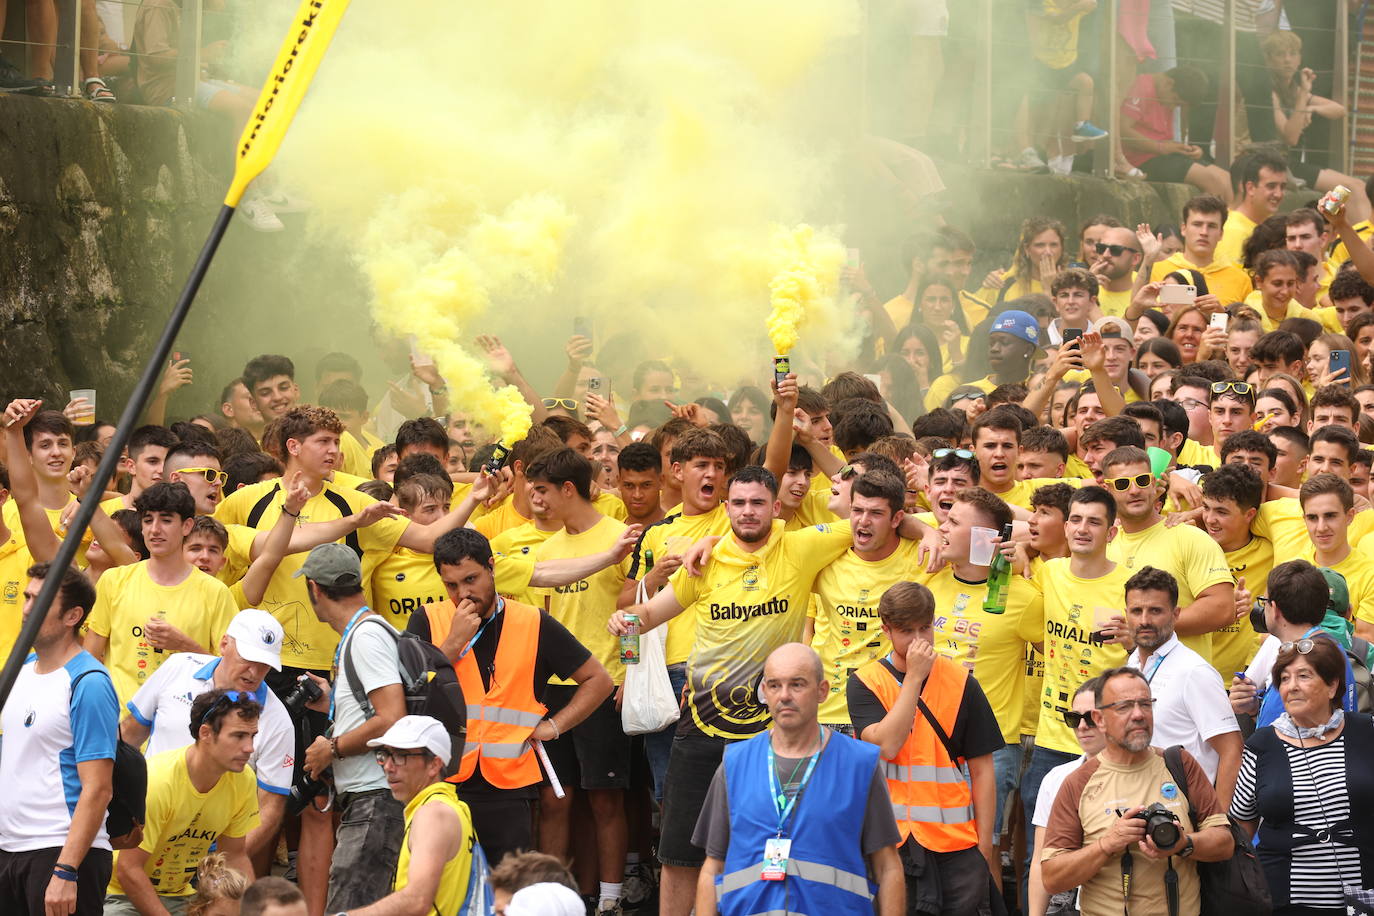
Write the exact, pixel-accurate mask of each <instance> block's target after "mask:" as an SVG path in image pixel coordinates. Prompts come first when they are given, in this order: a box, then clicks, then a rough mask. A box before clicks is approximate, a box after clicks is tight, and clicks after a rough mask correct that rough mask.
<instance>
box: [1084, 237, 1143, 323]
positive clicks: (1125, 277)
mask: <svg viewBox="0 0 1374 916" xmlns="http://www.w3.org/2000/svg"><path fill="white" fill-rule="evenodd" d="M1093 256H1094V257H1093V261H1092V267H1091V270H1092V273H1093V276H1095V277H1097V283H1098V290H1097V304H1098V306H1099V307H1100V308H1101V309H1102V314H1104V315H1125V314H1126V309H1127V307H1128V306H1130V304H1131V293H1132V291H1133V290H1134V288H1135V272H1136V270H1138V269H1139V268H1140V261H1141V258H1143V257H1144V254H1143V253H1142V252H1141V250H1140V240H1139V239H1137V238H1136V235H1135V232H1134V231H1133V230H1131V229H1127V228H1125V227H1124V226H1121V227H1114V228H1111V229H1108V230H1106V231H1105V232H1103V233H1102V238H1101V239H1100V240H1098V242H1097V247H1096V249H1095V250H1094V252H1093Z"/></svg>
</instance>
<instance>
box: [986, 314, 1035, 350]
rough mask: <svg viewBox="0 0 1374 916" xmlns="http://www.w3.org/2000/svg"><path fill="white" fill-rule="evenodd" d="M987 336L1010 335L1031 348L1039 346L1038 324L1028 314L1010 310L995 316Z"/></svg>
mask: <svg viewBox="0 0 1374 916" xmlns="http://www.w3.org/2000/svg"><path fill="white" fill-rule="evenodd" d="M988 333H989V334H1010V335H1011V336H1012V337H1015V338H1018V339H1020V340H1024V341H1025V342H1026V343H1028V344H1030V345H1031V346H1033V347H1038V346H1040V322H1038V321H1036V320H1035V318H1034V317H1033V316H1032V315H1030V314H1029V313H1028V312H1022V311H1018V310H1016V309H1012V310H1010V311H1007V312H1003V313H1002V314H1000V315H998V316H997V320H996V321H994V322H993V323H992V327H991V328H989V329H988Z"/></svg>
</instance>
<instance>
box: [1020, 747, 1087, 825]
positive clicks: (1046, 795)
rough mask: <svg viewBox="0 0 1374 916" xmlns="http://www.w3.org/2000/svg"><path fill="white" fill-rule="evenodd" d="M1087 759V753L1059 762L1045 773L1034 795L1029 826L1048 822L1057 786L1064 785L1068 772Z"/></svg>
mask: <svg viewBox="0 0 1374 916" xmlns="http://www.w3.org/2000/svg"><path fill="white" fill-rule="evenodd" d="M1087 759H1088V755H1087V754H1084V755H1082V756H1081V757H1079V758H1078V759H1077V760H1070V761H1069V762H1068V763H1061V764H1059V766H1057V767H1055V768H1054V769H1052V770H1050V771H1049V772H1048V773H1046V774H1045V778H1044V779H1043V780H1041V782H1040V794H1039V795H1037V796H1035V813H1034V814H1032V815H1031V826H1033V827H1044V826H1047V825H1048V824H1049V822H1050V809H1051V808H1053V807H1054V800H1055V798H1056V797H1057V796H1058V795H1059V787H1060V786H1062V785H1064V780H1066V779H1068V778H1069V774H1070V773H1072V772H1073V771H1074V770H1076V769H1078V768H1079V767H1081V766H1082V765H1083V761H1085V760H1087Z"/></svg>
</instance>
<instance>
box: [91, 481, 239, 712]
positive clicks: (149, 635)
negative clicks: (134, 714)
mask: <svg viewBox="0 0 1374 916" xmlns="http://www.w3.org/2000/svg"><path fill="white" fill-rule="evenodd" d="M134 507H135V509H136V510H137V511H138V514H139V518H140V524H141V525H142V529H143V542H144V543H145V544H146V545H147V547H148V559H146V560H143V561H142V562H140V563H135V564H133V565H132V566H117V567H115V568H113V569H110V570H107V571H106V572H105V574H104V575H102V576H101V577H100V582H99V584H98V585H97V586H96V601H95V607H94V608H93V609H92V610H91V616H90V620H89V622H88V623H89V627H90V631H89V632H88V633H87V634H86V650H87V651H88V652H90V653H91V654H92V655H94V656H95V657H96V658H98V659H100V660H101V661H103V662H105V663H106V664H107V665H108V667H109V668H110V673H111V674H112V675H113V676H114V684H115V691H116V692H117V693H118V694H119V701H120V703H121V704H123V703H127V702H129V700H131V699H132V698H133V695H134V693H135V691H137V690H138V688H139V687H141V686H143V684H144V682H146V681H147V680H148V678H149V677H151V676H152V675H153V673H154V672H155V671H157V669H158V668H159V667H160V666H161V665H162V663H163V662H165V661H166V660H167V659H168V658H170V657H171V656H172V654H173V653H174V652H205V651H206V650H207V649H208V648H210V647H212V646H215V645H218V644H219V639H220V637H221V636H223V635H224V632H225V630H226V629H227V628H228V627H229V621H231V620H233V619H234V615H235V614H236V613H238V607H237V606H236V605H235V603H234V599H233V598H232V597H231V596H230V594H229V589H228V588H227V587H225V585H224V583H222V582H220V581H218V580H216V579H215V578H214V577H212V576H208V575H206V574H205V573H203V572H201V571H200V570H199V569H197V568H196V567H194V566H192V565H191V564H190V562H189V561H187V559H186V555H185V553H184V552H183V550H182V546H183V542H184V541H185V540H186V536H187V535H188V534H190V532H191V528H192V526H193V525H194V524H195V516H196V507H195V501H194V500H193V499H192V498H191V493H190V490H188V489H187V487H186V485H185V484H184V483H155V484H153V485H152V486H151V487H149V488H148V489H147V490H144V491H143V493H141V494H140V495H139V497H138V499H137V500H136V501H135V503H134Z"/></svg>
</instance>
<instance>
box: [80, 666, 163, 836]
mask: <svg viewBox="0 0 1374 916" xmlns="http://www.w3.org/2000/svg"><path fill="white" fill-rule="evenodd" d="M96 672H102V673H104V674H105V676H106V677H109V676H110V675H109V672H107V671H105V669H104V668H92V669H90V670H89V671H83V672H81V673H80V674H78V675H77V676H76V680H74V681H72V692H71V696H72V697H73V698H74V697H75V696H76V685H77V684H80V683H81V679H82V678H84V677H85V676H86V675H88V674H95V673H96ZM112 686H113V685H112ZM70 702H71V701H70V700H68V703H69V704H70ZM115 740H116V744H115V759H114V774H113V777H112V788H113V790H114V791H113V794H111V795H110V805H109V807H108V808H107V809H106V815H105V832H106V833H108V834H109V835H110V845H111V846H113V847H114V848H115V849H128V848H129V847H131V846H137V845H138V844H139V842H140V840H141V837H142V834H137V835H134V834H135V832H136V831H137V830H138V828H140V827H142V826H143V824H144V822H145V818H146V817H147V801H148V764H147V761H145V760H144V759H143V754H142V753H141V752H140V751H139V749H138V748H136V747H134V746H133V745H132V744H129V743H128V742H126V741H124V740H123V739H122V738H118V737H117V738H116V739H115ZM131 835H134V836H131ZM121 840H122V841H124V842H121Z"/></svg>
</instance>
